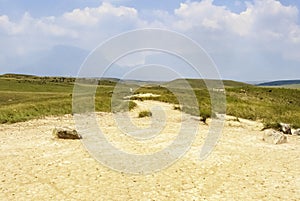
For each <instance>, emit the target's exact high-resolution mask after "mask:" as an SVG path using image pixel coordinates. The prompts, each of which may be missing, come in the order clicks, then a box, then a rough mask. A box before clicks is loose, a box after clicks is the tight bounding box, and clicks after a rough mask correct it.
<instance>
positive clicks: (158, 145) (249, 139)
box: [0, 101, 300, 201]
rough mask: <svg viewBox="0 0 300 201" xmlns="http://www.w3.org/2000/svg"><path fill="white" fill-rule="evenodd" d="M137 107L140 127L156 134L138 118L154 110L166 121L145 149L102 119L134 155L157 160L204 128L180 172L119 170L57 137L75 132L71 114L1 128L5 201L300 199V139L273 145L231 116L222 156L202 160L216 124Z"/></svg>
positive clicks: (149, 104)
mask: <svg viewBox="0 0 300 201" xmlns="http://www.w3.org/2000/svg"><path fill="white" fill-rule="evenodd" d="M137 103H138V108H136V109H134V110H133V111H132V112H130V114H129V116H130V117H131V121H132V123H133V125H136V126H138V127H140V128H147V127H149V125H150V124H151V118H142V119H140V118H137V116H138V112H139V111H141V110H143V109H149V108H150V109H151V108H152V109H153V111H154V114H153V118H158V119H159V120H161V121H157V122H156V123H159V122H163V121H162V120H164V119H165V120H166V123H165V124H164V126H163V129H162V131H161V133H160V134H159V135H157V136H153V138H151V139H148V140H147V143H137V142H136V141H134V140H132V139H131V138H128V136H126V135H124V134H122V132H121V131H120V130H119V129H117V127H116V122H115V120H114V116H113V114H108V113H99V114H97V117H98V121H99V125H100V126H101V129H102V130H103V132H104V133H105V136H106V137H107V138H108V139H109V140H110V141H111V142H113V143H114V145H115V146H116V147H118V148H119V149H123V150H126V151H127V152H129V153H139V154H141V153H143V154H151V153H154V152H156V151H159V150H161V149H163V148H164V147H166V146H168V145H169V144H170V142H171V141H172V140H173V139H174V138H175V137H176V135H177V134H178V129H180V122H181V121H182V120H186V119H188V120H190V121H191V122H193V123H195V124H199V131H198V135H197V138H196V140H195V141H194V143H193V145H192V147H191V149H190V150H189V151H188V153H187V154H186V155H185V156H184V157H183V158H181V159H180V160H179V161H177V162H176V163H175V164H174V165H172V166H171V167H169V168H167V169H164V170H162V171H159V172H157V173H153V174H148V175H129V174H125V173H120V172H117V171H113V170H111V169H109V168H107V167H105V166H103V165H101V164H100V163H98V162H97V161H96V160H95V159H94V158H93V157H91V156H90V155H89V154H88V152H87V151H86V149H85V148H84V146H83V145H82V144H81V142H80V141H75V140H59V139H54V138H53V136H52V129H53V128H54V127H55V126H56V127H60V126H70V127H74V121H73V118H72V116H70V115H65V116H62V117H46V118H44V119H39V120H32V121H28V122H23V123H17V124H13V125H0V135H1V136H0V149H1V152H0V160H1V163H0V200H294V201H296V200H300V155H299V153H300V138H299V137H297V136H288V143H286V144H282V145H269V144H266V143H264V142H263V141H261V140H260V137H261V135H262V132H261V131H260V130H261V127H262V125H261V124H260V123H257V122H252V121H247V120H242V119H241V120H240V121H236V120H235V118H230V117H229V118H227V120H226V123H225V127H224V130H223V133H222V137H221V139H220V140H219V142H218V145H217V146H216V147H215V150H214V151H213V153H212V154H211V155H210V156H209V157H208V158H207V159H206V160H204V161H200V160H199V154H200V150H201V147H202V144H203V142H204V139H205V136H206V135H207V132H208V129H209V126H208V125H204V124H202V123H200V122H199V121H196V120H191V119H190V117H189V116H188V115H184V116H181V112H180V111H177V110H173V106H172V105H169V104H165V103H159V102H153V101H143V102H137ZM155 106H156V107H155ZM159 107H160V108H163V109H164V111H165V113H164V114H165V116H164V115H163V113H161V112H159V109H158V108H159ZM156 112H157V113H156ZM124 121H128V119H125V120H124ZM119 123H120V122H119ZM121 123H122V122H121ZM157 125H160V124H157ZM157 125H154V126H157Z"/></svg>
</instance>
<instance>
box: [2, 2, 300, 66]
mask: <svg viewBox="0 0 300 201" xmlns="http://www.w3.org/2000/svg"><path fill="white" fill-rule="evenodd" d="M109 2H111V1H105V2H104V3H102V4H101V5H100V6H98V7H95V8H92V7H86V8H83V9H74V10H72V11H70V12H65V13H64V14H62V15H60V16H49V17H43V18H34V17H32V16H30V14H29V13H25V14H24V15H23V17H22V18H21V19H20V20H19V21H17V20H15V21H13V20H11V19H10V18H9V16H7V15H2V16H0V33H1V34H2V36H1V38H0V42H1V44H6V45H5V48H3V50H0V51H1V55H2V56H1V59H0V64H1V63H2V64H4V63H5V64H7V63H9V62H8V61H4V60H5V59H6V58H9V57H12V54H18V55H24V54H30V52H32V53H33V52H36V51H38V50H39V49H47V48H51V47H52V46H55V45H57V44H63V45H72V46H78V47H81V48H84V49H93V48H95V46H97V45H98V44H99V43H101V42H103V41H104V40H105V39H108V38H110V37H112V36H114V35H116V34H120V33H122V32H124V31H128V30H132V29H136V28H149V27H155V28H165V29H171V30H175V31H178V32H181V33H184V34H186V35H188V36H191V38H192V39H194V40H196V41H197V42H199V43H200V44H201V45H203V47H204V48H205V49H206V50H208V52H209V53H211V54H212V55H219V56H216V58H217V59H219V61H217V62H219V63H222V64H223V61H225V62H224V65H225V67H228V69H231V68H234V67H231V66H230V67H229V65H231V64H234V65H235V69H240V66H242V62H243V63H250V62H249V61H250V60H251V59H254V58H255V57H256V56H257V55H258V54H260V55H259V56H260V57H261V55H272V54H274V55H279V56H281V58H276V59H281V60H280V62H278V66H279V65H282V64H284V62H285V61H286V60H289V61H293V62H300V25H299V22H298V19H299V10H298V8H297V7H295V6H284V5H282V4H281V3H280V2H279V1H276V0H254V1H252V2H248V3H246V9H245V10H244V11H242V12H240V13H236V12H232V11H231V10H230V9H229V8H227V7H225V6H216V5H214V4H213V0H202V1H197V2H196V1H195V2H193V1H186V2H185V3H181V4H180V5H179V7H178V8H177V9H175V10H174V12H167V11H164V10H152V11H148V13H147V14H145V15H144V16H143V12H145V11H140V10H138V9H137V8H132V7H126V6H114V5H113V4H112V3H109ZM112 2H113V1H112ZM242 3H243V2H242V1H235V4H236V5H239V6H240V5H241V4H242ZM3 33H4V34H3ZM4 49H5V51H4ZM3 55H7V56H3ZM220 55H221V56H220ZM247 55H249V56H247ZM251 57H252V58H251ZM266 57H267V56H266ZM237 58H244V60H243V61H241V60H240V59H237ZM247 59H248V60H247ZM230 60H236V61H230ZM124 62H125V61H124ZM126 62H127V63H128V62H129V61H126ZM126 62H125V63H126ZM130 62H133V63H134V62H135V61H131V60H130ZM226 62H227V63H228V64H227V66H226ZM238 62H240V63H238ZM265 63H266V62H261V65H262V67H263V65H265ZM255 64H256V65H259V62H257V63H255ZM225 67H221V68H225ZM274 68H276V67H274Z"/></svg>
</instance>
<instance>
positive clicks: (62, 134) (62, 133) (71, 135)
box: [52, 128, 82, 140]
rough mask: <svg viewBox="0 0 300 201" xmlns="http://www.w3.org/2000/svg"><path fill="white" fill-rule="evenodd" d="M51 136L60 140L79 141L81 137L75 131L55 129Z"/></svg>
mask: <svg viewBox="0 0 300 201" xmlns="http://www.w3.org/2000/svg"><path fill="white" fill-rule="evenodd" d="M52 134H53V136H54V137H56V138H60V139H71V140H76V139H81V138H82V137H81V135H80V134H78V133H77V131H76V130H72V129H69V128H55V129H53V132H52Z"/></svg>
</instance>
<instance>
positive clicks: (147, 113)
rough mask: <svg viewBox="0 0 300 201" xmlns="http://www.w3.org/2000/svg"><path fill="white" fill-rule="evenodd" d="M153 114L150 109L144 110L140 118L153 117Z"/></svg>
mask: <svg viewBox="0 0 300 201" xmlns="http://www.w3.org/2000/svg"><path fill="white" fill-rule="evenodd" d="M151 116H152V112H151V111H149V110H144V111H141V112H140V113H139V118H143V117H151Z"/></svg>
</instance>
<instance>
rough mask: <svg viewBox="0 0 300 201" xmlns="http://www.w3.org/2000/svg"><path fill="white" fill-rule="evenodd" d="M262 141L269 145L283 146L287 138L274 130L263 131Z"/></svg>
mask: <svg viewBox="0 0 300 201" xmlns="http://www.w3.org/2000/svg"><path fill="white" fill-rule="evenodd" d="M262 140H263V141H265V142H267V143H270V144H283V143H286V142H287V136H286V135H284V134H283V133H281V132H279V131H276V130H272V129H270V130H265V132H264V135H263V139H262Z"/></svg>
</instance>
